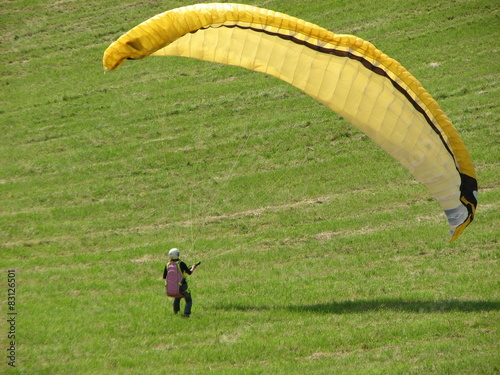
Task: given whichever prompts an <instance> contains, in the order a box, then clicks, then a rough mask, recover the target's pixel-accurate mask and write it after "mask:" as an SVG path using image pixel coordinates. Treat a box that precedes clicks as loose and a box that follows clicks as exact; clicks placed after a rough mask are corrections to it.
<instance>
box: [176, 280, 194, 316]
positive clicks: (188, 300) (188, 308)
mask: <svg viewBox="0 0 500 375" xmlns="http://www.w3.org/2000/svg"><path fill="white" fill-rule="evenodd" d="M187 288H188V286H187V284H183V285H181V288H180V292H181V294H182V295H183V296H184V299H185V300H186V306H185V307H184V315H189V314H191V307H192V306H193V298H191V293H189V292H188V291H187ZM181 299H182V298H174V313H175V314H177V313H178V312H179V311H180V310H181Z"/></svg>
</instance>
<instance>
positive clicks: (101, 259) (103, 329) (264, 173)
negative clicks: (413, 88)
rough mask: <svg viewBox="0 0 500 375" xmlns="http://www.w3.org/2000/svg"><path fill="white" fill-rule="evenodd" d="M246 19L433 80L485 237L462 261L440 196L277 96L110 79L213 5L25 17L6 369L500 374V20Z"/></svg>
mask: <svg viewBox="0 0 500 375" xmlns="http://www.w3.org/2000/svg"><path fill="white" fill-rule="evenodd" d="M241 2H243V3H248V4H252V5H257V6H262V7H265V8H269V9H273V10H276V11H280V12H283V13H287V14H290V15H293V16H296V17H299V18H302V19H305V20H307V21H311V22H314V23H316V24H319V25H321V26H323V27H326V28H328V29H330V30H332V31H334V32H337V33H348V34H355V35H357V36H359V37H361V38H363V39H366V40H369V41H371V42H372V43H374V44H375V45H376V46H377V47H378V48H379V49H381V50H382V51H384V52H385V53H387V54H388V55H389V56H391V57H393V58H395V59H396V60H398V61H400V62H401V63H402V64H403V66H405V67H406V68H407V69H408V70H409V71H410V72H411V73H412V74H413V75H414V76H416V77H417V78H418V79H419V80H420V81H421V83H422V84H423V85H424V87H425V88H426V89H427V90H428V91H429V92H430V93H431V95H433V96H434V98H435V99H436V100H437V101H438V102H439V104H440V105H441V107H442V108H443V110H444V111H445V112H446V114H447V115H448V116H449V117H450V119H451V120H452V121H453V123H454V124H455V126H456V127H457V129H458V130H459V132H460V134H461V137H462V139H463V140H464V142H465V144H466V145H467V147H468V149H469V151H470V153H471V156H472V159H473V161H474V164H475V166H476V169H477V173H478V181H479V189H480V196H479V199H480V201H479V206H478V211H477V217H476V219H475V221H474V223H473V224H471V226H470V227H469V228H467V230H466V231H465V232H464V234H463V235H462V237H460V238H459V239H458V240H457V241H456V242H454V243H450V242H449V237H448V225H447V223H446V219H445V217H444V214H443V213H442V211H441V209H440V207H439V205H438V203H437V202H436V201H435V200H433V199H432V198H431V197H430V196H429V194H428V192H427V190H426V189H425V187H424V186H421V185H420V184H417V183H416V182H415V181H414V179H413V177H412V176H411V175H410V173H409V172H408V171H406V169H404V168H403V167H402V166H400V165H399V164H398V163H397V162H396V161H394V160H393V159H392V158H391V157H390V156H388V155H387V154H386V153H385V152H384V151H383V150H381V149H380V148H379V147H378V146H377V145H375V144H374V143H373V142H372V141H371V140H370V139H368V138H367V137H366V136H365V135H363V134H362V133H360V132H359V131H357V130H356V129H355V128H353V127H352V126H351V125H349V124H348V123H347V122H345V121H344V120H343V119H341V118H339V117H338V116H337V115H336V114H334V113H333V112H331V111H330V110H328V109H327V108H326V107H324V106H322V105H320V104H319V103H317V102H315V101H314V100H312V99H311V98H309V97H307V96H305V95H304V94H303V93H301V92H300V91H298V90H297V89H295V88H293V87H291V86H289V85H287V84H285V83H284V82H281V81H279V80H277V79H274V78H272V77H269V76H265V75H262V74H257V73H254V72H250V71H247V70H243V69H239V68H235V67H228V66H222V65H217V64H210V63H207V62H201V61H195V60H186V59H180V58H168V59H167V58H150V59H146V60H142V61H135V62H127V63H126V64H125V65H124V66H123V67H122V68H120V69H119V70H117V71H115V72H112V73H107V74H104V73H103V68H102V54H103V52H104V50H105V49H106V47H107V46H108V45H109V44H110V43H111V42H112V41H114V40H115V39H116V38H118V37H119V36H120V35H121V34H122V33H124V32H125V31H127V30H128V29H130V28H131V27H133V26H135V25H136V24H138V23H140V22H142V21H144V20H145V19H147V18H149V17H151V16H153V15H155V14H157V13H160V12H163V11H165V10H168V9H172V8H175V7H178V6H183V5H188V4H190V3H187V2H183V1H167V0H165V1H140V2H139V1H130V0H120V1H118V0H102V1H90V2H89V1H83V0H61V1H37V0H24V1H23V0H10V1H6V2H4V4H2V7H1V8H0V19H1V26H2V33H1V34H2V37H1V38H2V39H1V40H2V49H1V52H0V53H1V55H0V56H1V65H0V69H1V81H0V82H1V91H0V102H1V104H2V106H1V108H0V130H1V133H2V136H1V138H0V269H1V271H2V275H4V276H2V279H3V281H2V284H3V287H2V290H3V292H2V293H3V296H4V297H3V302H2V303H1V306H2V307H1V310H0V311H1V313H2V316H1V321H2V324H1V325H0V327H1V329H0V331H1V333H0V343H1V348H2V350H3V353H4V355H2V359H1V361H0V373H7V374H11V373H12V374H14V373H20V374H116V373H120V374H139V373H140V374H160V373H161V374H163V373H172V374H180V373H182V374H204V373H217V374H234V373H242V374H271V373H273V374H332V373H339V374H388V373H389V374H423V373H425V374H448V373H449V374H460V373H463V374H469V373H477V374H493V373H496V372H498V371H500V364H499V363H500V361H499V359H500V358H499V356H498V349H499V345H498V343H499V332H498V327H499V323H500V319H499V317H500V314H499V309H500V298H499V297H500V296H499V292H498V291H499V284H498V257H499V245H498V239H499V234H498V233H499V231H498V228H499V227H500V214H499V208H500V170H499V167H500V163H499V133H500V126H499V120H500V111H499V103H500V94H499V90H498V87H499V72H500V56H499V51H498V40H499V37H500V33H499V31H498V30H499V24H500V23H499V7H498V4H497V2H495V1H493V0H482V1H479V0H478V1H466V0H457V1H453V2H451V1H439V0H432V1H431V0H418V1H405V2H401V1H399V0H394V1H392V0H383V1H378V2H373V1H365V0H361V1H355V2H350V1H342V0H337V1H330V0H322V1H311V2H309V1H308V2H305V1H299V0H275V1H273V0H268V1H260V2H250V1H241ZM171 247H178V248H180V249H181V252H182V255H183V257H184V259H185V260H186V262H188V263H190V264H191V263H193V262H194V261H197V260H202V261H203V264H202V265H201V266H200V268H199V269H198V270H197V272H196V274H195V275H193V277H192V278H191V286H192V289H193V298H194V307H193V316H192V317H191V319H189V320H182V319H181V318H178V317H175V316H174V315H173V314H172V312H171V300H169V299H167V297H166V296H165V295H164V292H163V282H162V280H161V276H162V271H163V266H164V263H165V262H166V260H167V259H166V253H167V252H168V250H169V249H170V248H171ZM8 270H13V271H15V272H13V273H11V274H15V277H11V275H10V274H9V273H8ZM9 278H10V279H15V284H16V285H15V299H13V298H11V299H8V294H9V290H10V289H12V288H10V287H9V285H8V284H9V282H8V279H9ZM11 294H12V293H11ZM11 297H12V296H11ZM12 301H15V312H17V315H15V325H14V326H13V325H11V323H10V322H8V319H9V318H12V316H14V315H8V314H9V312H12V311H13V310H9V307H12V304H11V305H9V302H12ZM12 329H14V331H12ZM9 332H10V333H9ZM12 332H13V333H12ZM12 334H14V335H15V337H14V338H9V337H8V336H9V335H12ZM11 341H15V344H14V348H15V361H16V362H15V365H16V367H15V368H13V367H11V366H9V365H8V362H9V359H8V358H7V356H6V355H5V353H10V352H9V348H10V347H11V346H12V344H11ZM11 351H12V350H11Z"/></svg>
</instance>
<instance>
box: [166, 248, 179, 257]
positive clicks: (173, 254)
mask: <svg viewBox="0 0 500 375" xmlns="http://www.w3.org/2000/svg"><path fill="white" fill-rule="evenodd" d="M168 256H169V257H170V259H172V260H177V259H179V256H180V252H179V250H177V249H176V248H175V247H174V248H173V249H171V250H170V251H169V252H168Z"/></svg>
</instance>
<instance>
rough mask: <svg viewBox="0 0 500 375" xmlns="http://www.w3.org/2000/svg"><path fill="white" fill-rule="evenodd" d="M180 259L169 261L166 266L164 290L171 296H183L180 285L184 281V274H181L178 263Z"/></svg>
mask: <svg viewBox="0 0 500 375" xmlns="http://www.w3.org/2000/svg"><path fill="white" fill-rule="evenodd" d="M179 263H180V261H177V262H170V263H169V264H168V267H167V278H166V279H165V281H166V282H167V284H166V285H165V291H166V292H167V296H169V297H173V298H183V297H184V295H183V294H182V293H181V291H180V287H181V285H182V284H183V283H184V282H185V279H184V276H182V272H181V267H180V265H179Z"/></svg>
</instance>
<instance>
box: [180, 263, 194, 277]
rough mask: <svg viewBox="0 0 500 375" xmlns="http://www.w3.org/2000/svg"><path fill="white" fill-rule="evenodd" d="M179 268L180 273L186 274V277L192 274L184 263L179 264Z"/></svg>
mask: <svg viewBox="0 0 500 375" xmlns="http://www.w3.org/2000/svg"><path fill="white" fill-rule="evenodd" d="M179 267H180V268H181V272H182V273H187V274H188V275H191V274H192V273H193V270H191V269H189V268H188V266H187V265H186V263H184V262H181V263H180V264H179Z"/></svg>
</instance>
